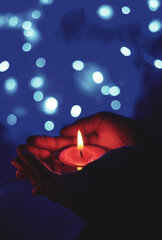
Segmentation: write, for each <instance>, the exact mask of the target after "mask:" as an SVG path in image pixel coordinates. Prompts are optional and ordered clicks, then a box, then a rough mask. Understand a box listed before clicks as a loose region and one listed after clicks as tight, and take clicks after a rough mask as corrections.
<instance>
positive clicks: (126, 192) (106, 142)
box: [12, 112, 151, 219]
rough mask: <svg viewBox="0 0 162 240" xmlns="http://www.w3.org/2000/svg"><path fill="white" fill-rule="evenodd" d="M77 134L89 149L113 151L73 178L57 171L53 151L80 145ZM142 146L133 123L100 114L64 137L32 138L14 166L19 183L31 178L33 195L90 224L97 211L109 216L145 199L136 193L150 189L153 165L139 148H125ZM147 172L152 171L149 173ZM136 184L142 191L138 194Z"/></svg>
mask: <svg viewBox="0 0 162 240" xmlns="http://www.w3.org/2000/svg"><path fill="white" fill-rule="evenodd" d="M78 129H80V130H81V132H82V134H83V137H84V142H85V144H92V145H98V146H101V147H103V148H105V149H107V150H108V149H111V150H112V151H109V152H108V153H106V154H105V155H104V156H102V157H101V158H100V159H98V160H96V161H94V162H92V163H90V164H88V165H87V166H85V167H84V168H83V169H82V170H81V171H78V172H73V173H68V174H61V173H58V172H55V166H54V162H53V158H52V156H53V152H55V151H58V150H60V149H61V148H63V147H66V146H69V145H73V144H76V135H77V131H78ZM138 144H139V138H138V132H137V127H136V125H135V123H134V122H133V121H132V120H131V119H128V118H125V117H122V116H120V115H117V114H113V113H110V112H101V113H97V114H95V115H93V116H90V117H87V118H84V119H80V120H78V121H76V122H75V123H74V124H72V125H70V126H67V127H65V128H63V129H62V130H61V132H60V136H59V137H48V136H32V137H29V138H28V139H27V144H25V145H20V146H19V147H18V150H17V151H18V157H17V158H15V159H14V160H13V161H12V164H13V165H14V166H15V167H16V168H17V171H16V177H17V178H18V179H28V180H30V181H31V183H32V184H33V185H34V186H35V187H34V188H33V190H32V194H33V195H45V196H47V197H49V198H50V199H51V200H53V201H55V202H57V203H59V204H62V205H64V206H65V207H68V208H70V209H71V210H72V211H74V212H76V213H77V214H79V215H80V216H81V217H83V218H85V219H89V218H91V217H93V216H94V212H95V214H96V213H97V212H98V214H100V213H101V212H103V211H105V209H107V211H108V212H109V214H110V212H114V211H115V212H118V213H119V212H120V211H121V209H123V206H125V207H126V206H127V205H128V204H130V202H131V203H132V202H133V201H134V199H137V198H143V197H144V195H145V194H144V193H145V190H144V192H143V193H142V195H140V196H138V197H137V196H136V194H138V193H137V192H138V191H139V189H140V190H141V189H142V188H143V186H145V185H147V184H148V185H149V184H150V180H149V174H148V172H149V171H151V169H150V168H149V167H151V160H150V161H149V157H148V156H147V157H146V156H145V153H143V152H142V153H141V151H140V150H138V149H136V148H131V147H124V146H134V147H136V146H138ZM121 147H124V148H121ZM146 155H147V154H146ZM148 166H149V167H148ZM145 167H146V168H147V169H148V171H147V172H146V173H145ZM143 174H144V177H143ZM146 179H147V180H148V183H147V180H146ZM137 185H138V187H139V186H140V188H139V189H138V191H137ZM135 196H136V197H135ZM110 206H111V207H110ZM101 209H102V210H101ZM99 212H100V213H99ZM110 215H111V214H110Z"/></svg>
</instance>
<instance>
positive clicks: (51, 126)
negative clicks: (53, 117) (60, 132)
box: [44, 121, 55, 131]
mask: <svg viewBox="0 0 162 240" xmlns="http://www.w3.org/2000/svg"><path fill="white" fill-rule="evenodd" d="M54 127H55V125H54V123H53V122H52V121H47V122H45V124H44V128H45V129H46V130H47V131H52V130H53V129H54Z"/></svg>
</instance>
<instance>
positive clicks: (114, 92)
mask: <svg viewBox="0 0 162 240" xmlns="http://www.w3.org/2000/svg"><path fill="white" fill-rule="evenodd" d="M110 94H111V96H117V95H119V94H120V88H119V87H117V86H113V87H111V88H110Z"/></svg>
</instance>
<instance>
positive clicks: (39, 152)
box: [17, 144, 51, 160]
mask: <svg viewBox="0 0 162 240" xmlns="http://www.w3.org/2000/svg"><path fill="white" fill-rule="evenodd" d="M22 152H31V153H32V154H34V155H35V156H37V157H38V158H40V159H41V160H44V159H48V158H49V157H50V156H51V152H50V151H48V150H45V149H40V148H36V147H33V146H29V145H27V144H23V145H20V146H19V147H18V149H17V153H18V154H19V155H20V154H21V153H22Z"/></svg>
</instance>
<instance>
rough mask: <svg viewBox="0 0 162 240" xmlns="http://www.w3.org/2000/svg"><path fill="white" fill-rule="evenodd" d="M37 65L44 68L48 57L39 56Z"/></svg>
mask: <svg viewBox="0 0 162 240" xmlns="http://www.w3.org/2000/svg"><path fill="white" fill-rule="evenodd" d="M36 65H37V67H39V68H42V67H44V66H45V65H46V59H45V58H38V59H37V61H36Z"/></svg>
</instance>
